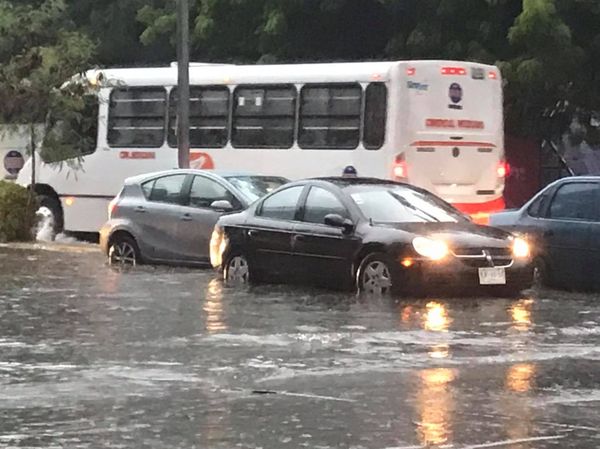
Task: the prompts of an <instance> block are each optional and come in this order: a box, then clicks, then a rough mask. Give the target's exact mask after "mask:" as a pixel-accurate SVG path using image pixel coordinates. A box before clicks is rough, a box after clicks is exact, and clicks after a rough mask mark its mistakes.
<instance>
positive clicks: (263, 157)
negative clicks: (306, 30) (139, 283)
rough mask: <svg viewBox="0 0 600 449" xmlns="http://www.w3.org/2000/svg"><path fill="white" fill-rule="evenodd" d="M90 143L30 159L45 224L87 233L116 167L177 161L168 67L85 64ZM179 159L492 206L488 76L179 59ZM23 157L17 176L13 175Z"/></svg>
mask: <svg viewBox="0 0 600 449" xmlns="http://www.w3.org/2000/svg"><path fill="white" fill-rule="evenodd" d="M87 76H88V78H89V79H90V80H92V81H94V80H101V83H100V86H101V88H100V90H99V94H98V98H99V101H98V105H99V106H98V110H97V115H98V122H97V123H98V126H97V132H96V130H95V129H94V134H97V142H96V144H95V145H94V146H93V147H90V148H88V149H87V150H86V151H83V152H82V153H83V154H82V158H81V167H80V169H78V170H71V169H68V168H67V167H66V166H65V165H64V164H62V165H60V164H59V165H57V164H56V163H45V162H44V161H43V160H42V158H41V157H40V158H38V161H39V165H38V167H37V182H38V184H37V189H38V191H39V192H40V193H41V194H43V195H44V198H45V204H46V205H47V206H49V208H50V209H51V210H52V211H53V213H54V214H55V217H56V219H57V222H58V226H57V227H58V229H62V227H63V226H62V225H61V224H62V223H64V229H66V230H69V231H83V232H96V231H98V229H99V228H100V226H101V225H102V223H103V222H104V221H105V220H106V215H107V213H106V210H107V205H108V202H109V201H110V200H111V199H112V198H113V197H114V196H115V195H116V194H117V193H118V191H119V189H120V187H121V184H122V182H123V180H124V179H125V178H126V177H129V176H132V175H135V174H139V173H145V172H151V171H156V170H162V169H169V168H174V167H176V166H177V148H176V146H177V145H176V144H177V142H176V110H177V107H176V103H177V88H176V85H177V67H176V65H175V64H173V65H171V66H170V67H163V68H126V69H108V70H101V71H90V72H88V74H87ZM190 85H191V100H190V111H191V112H190V117H191V118H190V120H191V130H190V139H191V157H190V159H191V165H192V167H196V168H206V169H226V170H249V171H255V172H260V173H263V174H271V175H282V176H286V177H288V178H291V179H298V178H303V177H312V176H332V175H340V174H341V173H342V171H343V169H344V167H346V166H348V165H352V166H354V167H355V168H356V170H357V171H358V174H359V176H374V177H382V178H391V179H397V180H401V181H406V182H409V183H411V184H415V185H418V186H421V187H424V188H426V189H428V190H430V191H432V192H434V193H436V194H438V195H439V196H441V197H442V198H444V199H445V200H447V201H448V202H450V203H453V204H455V205H456V206H457V207H458V208H460V209H462V210H463V211H465V212H468V213H471V214H475V213H486V212H490V211H492V210H498V209H502V208H503V207H504V203H503V199H502V198H503V197H502V193H503V189H504V177H505V175H506V170H507V167H506V165H505V162H504V148H503V140H504V139H503V114H502V82H501V77H500V72H499V70H498V68H497V67H495V66H489V65H482V64H477V63H471V62H457V61H396V62H358V63H326V64H290V65H251V66H241V65H227V64H224V65H217V64H214V65H213V64H192V65H191V67H190ZM30 176H31V166H30V162H28V163H27V164H26V166H25V167H24V168H23V170H21V173H20V175H19V179H18V182H20V183H21V184H23V185H27V184H28V182H29V179H30Z"/></svg>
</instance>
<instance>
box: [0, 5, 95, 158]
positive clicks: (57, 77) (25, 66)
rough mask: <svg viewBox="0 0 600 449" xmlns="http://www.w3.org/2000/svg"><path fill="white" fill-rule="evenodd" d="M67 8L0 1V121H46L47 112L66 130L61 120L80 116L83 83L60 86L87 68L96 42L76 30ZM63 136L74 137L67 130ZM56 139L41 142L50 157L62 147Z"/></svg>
mask: <svg viewBox="0 0 600 449" xmlns="http://www.w3.org/2000/svg"><path fill="white" fill-rule="evenodd" d="M66 11H67V8H66V4H65V2H64V1H63V0H45V1H41V2H35V1H31V2H18V3H17V2H13V1H6V0H0V34H1V35H2V36H3V38H2V40H0V123H8V124H31V125H33V124H37V123H45V122H46V119H47V118H48V117H49V115H51V116H54V117H56V118H58V121H59V122H60V123H61V126H62V127H63V133H64V131H65V130H64V124H65V123H81V122H82V121H84V112H85V111H84V109H85V106H86V101H85V100H84V99H83V94H84V90H85V89H84V87H82V86H83V85H82V84H81V83H71V85H69V86H68V87H67V88H61V86H63V84H64V83H65V81H66V80H69V79H71V77H72V76H73V75H74V74H77V73H81V72H83V71H84V70H85V69H87V68H89V65H90V61H91V58H92V55H93V52H94V44H93V43H92V41H91V40H90V39H89V38H88V37H87V36H86V35H84V34H81V33H79V32H78V31H76V30H75V29H74V25H73V23H72V22H71V21H70V20H69V19H68V16H67V13H66ZM82 79H83V78H82ZM56 123H58V122H57V121H54V122H52V123H51V122H49V123H48V125H54V124H56ZM31 129H32V132H33V130H34V127H33V126H32V127H31ZM69 133H70V134H69ZM46 135H47V136H50V137H52V136H56V130H53V129H50V128H48V129H47V130H46ZM64 135H65V136H67V135H68V136H69V139H70V141H71V142H75V140H76V139H75V138H74V137H73V135H72V132H71V131H69V132H66V133H64ZM34 140H35V139H32V141H34ZM58 142H59V140H58V139H50V140H49V141H48V142H44V144H43V145H44V152H45V153H46V155H47V156H48V157H49V158H50V159H56V157H55V155H53V154H52V152H53V151H54V150H56V151H57V152H59V153H60V152H63V151H65V147H64V145H62V144H61V145H58ZM53 144H56V145H53ZM73 150H74V151H75V153H74V155H77V154H78V153H77V151H79V148H77V147H75V146H71V151H73Z"/></svg>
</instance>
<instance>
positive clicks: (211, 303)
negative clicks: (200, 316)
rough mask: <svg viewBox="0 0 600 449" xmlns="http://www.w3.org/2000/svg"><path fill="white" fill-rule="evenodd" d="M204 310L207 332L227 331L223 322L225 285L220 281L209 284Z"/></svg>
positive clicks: (215, 280)
mask: <svg viewBox="0 0 600 449" xmlns="http://www.w3.org/2000/svg"><path fill="white" fill-rule="evenodd" d="M202 310H204V312H205V313H206V315H205V320H206V331H207V332H208V333H209V334H215V333H218V332H222V331H226V330H227V324H226V323H225V322H224V321H223V318H224V317H223V315H224V313H223V284H222V282H221V281H219V280H218V279H213V280H212V281H210V282H209V283H208V287H207V289H206V297H205V301H204V306H203V307H202Z"/></svg>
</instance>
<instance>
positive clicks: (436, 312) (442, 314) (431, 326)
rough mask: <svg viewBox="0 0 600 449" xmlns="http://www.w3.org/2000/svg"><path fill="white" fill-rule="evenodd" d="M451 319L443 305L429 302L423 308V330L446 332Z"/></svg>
mask: <svg viewBox="0 0 600 449" xmlns="http://www.w3.org/2000/svg"><path fill="white" fill-rule="evenodd" d="M450 323H451V319H450V317H449V316H448V311H447V310H446V306H445V304H442V303H439V302H436V301H431V302H428V303H427V305H426V306H425V316H424V317H423V328H424V329H425V330H428V331H437V332H441V331H444V332H446V331H448V328H449V327H450Z"/></svg>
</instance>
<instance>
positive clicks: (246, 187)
mask: <svg viewBox="0 0 600 449" xmlns="http://www.w3.org/2000/svg"><path fill="white" fill-rule="evenodd" d="M226 179H227V181H229V182H230V183H231V184H233V185H234V186H235V187H236V188H238V189H239V190H240V191H241V192H242V193H243V194H244V195H245V196H246V198H247V199H248V200H249V202H250V203H252V202H254V201H256V200H257V199H259V198H261V197H263V196H265V195H266V194H267V193H270V192H272V191H273V190H275V189H277V188H279V187H281V186H282V185H284V184H285V183H287V182H289V181H288V180H287V179H285V178H281V177H279V176H228V177H227V178H226Z"/></svg>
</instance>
